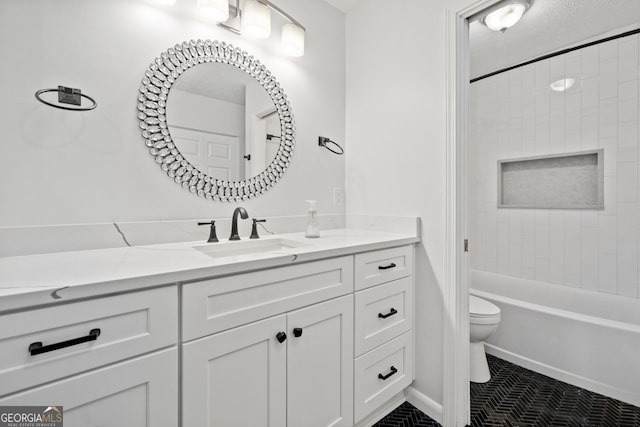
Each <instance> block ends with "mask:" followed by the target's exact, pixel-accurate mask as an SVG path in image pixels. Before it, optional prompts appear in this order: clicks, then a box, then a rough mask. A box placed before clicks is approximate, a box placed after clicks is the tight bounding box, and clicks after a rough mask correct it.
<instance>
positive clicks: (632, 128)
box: [618, 120, 638, 162]
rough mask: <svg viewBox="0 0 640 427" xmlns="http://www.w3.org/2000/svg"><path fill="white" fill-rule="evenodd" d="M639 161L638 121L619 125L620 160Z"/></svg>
mask: <svg viewBox="0 0 640 427" xmlns="http://www.w3.org/2000/svg"><path fill="white" fill-rule="evenodd" d="M637 161H638V121H637V120H636V121H632V122H626V123H621V124H620V125H618V162H637Z"/></svg>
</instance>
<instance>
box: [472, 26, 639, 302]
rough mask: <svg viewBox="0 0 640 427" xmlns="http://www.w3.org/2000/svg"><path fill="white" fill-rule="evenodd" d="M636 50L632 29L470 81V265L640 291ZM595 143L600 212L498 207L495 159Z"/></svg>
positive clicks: (609, 289) (612, 291)
mask: <svg viewBox="0 0 640 427" xmlns="http://www.w3.org/2000/svg"><path fill="white" fill-rule="evenodd" d="M636 27H637V26H636ZM639 49H640V46H639V43H638V36H637V35H634V36H630V37H625V38H622V39H618V40H614V41H610V42H607V43H603V44H600V45H597V46H592V47H588V48H586V49H581V50H578V51H575V52H572V53H568V54H566V55H562V56H558V57H555V58H552V59H548V60H545V61H541V62H538V63H536V64H532V65H528V66H525V67H522V68H518V69H515V70H512V71H509V72H506V73H502V74H499V75H496V76H494V77H491V78H487V79H485V80H481V81H479V82H477V83H474V84H472V85H471V87H472V98H471V129H470V132H471V135H470V158H471V159H472V161H471V162H470V164H471V167H472V168H471V182H472V186H473V187H472V190H471V265H472V268H475V269H479V270H484V271H490V272H494V273H499V274H505V275H509V276H515V277H523V278H526V279H534V280H538V281H542V282H547V283H555V284H558V285H565V286H573V287H581V288H583V289H588V290H593V291H599V292H606V293H610V294H617V295H621V296H625V297H631V298H637V297H638V296H639V287H638V268H639V263H638V257H639V256H640V253H639V251H638V245H639V242H640V234H639V233H638V232H639V229H638V215H639V213H640V211H639V207H640V203H639V202H640V198H639V197H638V191H639V189H640V187H639V186H638V180H639V175H638V133H639V126H640V122H639V120H638V104H639V100H640V97H639V89H638V82H639V80H638V79H639V77H640V73H639V70H640V68H639V60H638V58H639V57H640V53H639ZM565 75H566V76H567V77H572V78H575V79H576V84H575V85H574V86H573V87H572V88H570V89H569V90H567V91H566V92H554V91H552V90H550V89H549V84H550V83H551V82H553V81H556V80H558V79H560V78H563V77H565ZM595 148H602V149H604V159H605V163H604V175H605V177H604V196H605V209H604V210H548V209H535V210H531V209H530V210H523V209H497V208H496V201H497V185H496V182H497V168H496V161H497V160H498V159H505V158H513V157H521V156H530V155H545V154H554V153H563V152H574V151H580V150H590V149H595Z"/></svg>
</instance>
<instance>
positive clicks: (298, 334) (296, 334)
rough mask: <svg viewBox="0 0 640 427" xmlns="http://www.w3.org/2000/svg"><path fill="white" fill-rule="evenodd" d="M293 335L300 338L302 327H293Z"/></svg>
mask: <svg viewBox="0 0 640 427" xmlns="http://www.w3.org/2000/svg"><path fill="white" fill-rule="evenodd" d="M293 336H294V337H296V338H300V337H301V336H302V328H293Z"/></svg>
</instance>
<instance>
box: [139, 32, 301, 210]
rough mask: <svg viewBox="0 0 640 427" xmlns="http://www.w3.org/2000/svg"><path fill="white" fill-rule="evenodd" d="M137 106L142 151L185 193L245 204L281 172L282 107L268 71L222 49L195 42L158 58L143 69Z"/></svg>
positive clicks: (286, 133)
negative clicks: (147, 152) (147, 151)
mask: <svg viewBox="0 0 640 427" xmlns="http://www.w3.org/2000/svg"><path fill="white" fill-rule="evenodd" d="M138 100H139V103H138V118H139V119H140V127H141V128H142V136H143V137H144V138H145V143H146V145H147V147H149V151H150V153H151V154H152V155H153V156H154V158H155V161H156V162H157V163H158V164H159V165H160V167H161V168H162V169H163V170H164V171H165V172H166V173H167V174H168V175H169V176H170V177H171V178H173V179H174V180H175V182H177V183H178V184H180V185H182V186H183V187H184V188H186V189H188V190H189V191H191V192H192V193H196V194H198V195H199V196H202V197H206V198H208V199H211V200H220V201H230V202H239V201H242V200H248V199H250V198H253V197H255V196H256V195H258V194H262V193H264V192H265V191H267V190H268V189H269V188H271V186H273V185H274V184H275V183H276V182H278V181H279V180H280V178H281V176H282V174H284V172H285V171H286V169H287V167H288V166H289V162H290V161H291V156H292V152H293V146H294V126H293V116H292V114H291V109H290V107H289V102H288V101H287V98H286V96H285V95H284V93H283V91H282V89H281V88H280V85H279V84H278V83H277V82H276V80H275V78H274V77H273V75H272V74H271V72H269V70H267V69H266V68H265V67H264V66H263V65H261V64H260V62H259V61H257V60H256V59H255V58H253V57H252V56H251V55H249V54H247V53H246V52H244V51H241V50H240V49H238V48H235V47H233V46H231V45H229V44H226V43H221V42H215V41H214V42H212V41H210V40H206V41H202V40H199V41H197V42H196V41H191V42H184V43H182V44H179V45H176V46H175V47H173V48H171V49H168V50H167V51H166V52H163V53H162V54H161V55H160V57H158V58H156V60H155V62H154V63H153V64H151V65H150V66H149V69H148V70H147V71H146V73H145V77H144V79H143V81H142V86H141V88H140V95H139V97H138Z"/></svg>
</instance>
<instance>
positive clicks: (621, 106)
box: [618, 97, 638, 123]
mask: <svg viewBox="0 0 640 427" xmlns="http://www.w3.org/2000/svg"><path fill="white" fill-rule="evenodd" d="M637 121H638V98H637V97H636V98H635V99H624V100H621V99H619V100H618V123H627V122H634V123H636V122H637Z"/></svg>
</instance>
